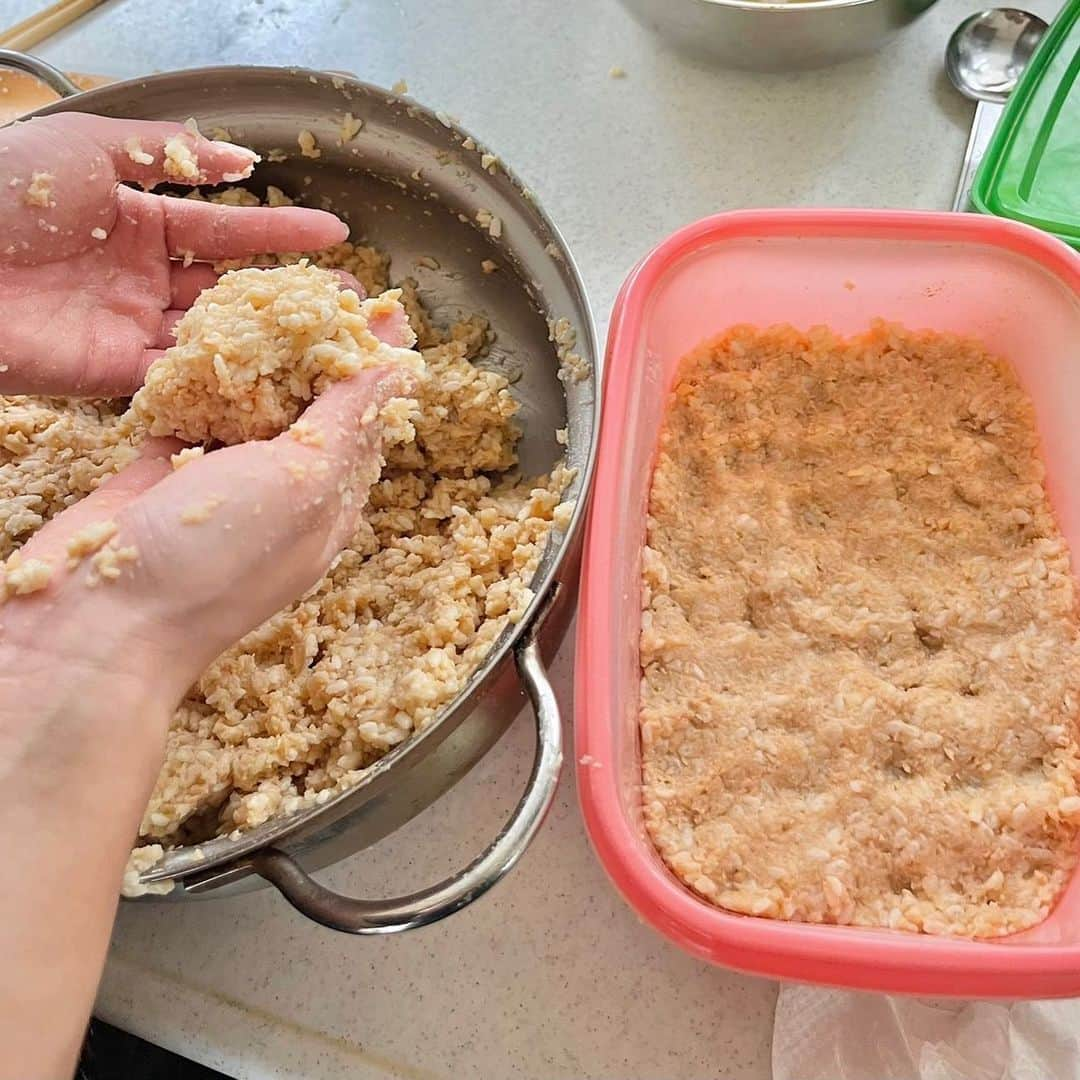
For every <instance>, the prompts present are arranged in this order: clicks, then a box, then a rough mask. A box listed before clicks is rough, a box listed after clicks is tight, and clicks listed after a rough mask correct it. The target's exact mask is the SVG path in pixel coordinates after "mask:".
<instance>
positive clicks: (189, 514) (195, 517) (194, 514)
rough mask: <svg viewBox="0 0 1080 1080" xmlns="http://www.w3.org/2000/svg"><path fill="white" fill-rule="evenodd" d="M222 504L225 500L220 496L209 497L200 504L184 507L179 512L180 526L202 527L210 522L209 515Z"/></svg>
mask: <svg viewBox="0 0 1080 1080" xmlns="http://www.w3.org/2000/svg"><path fill="white" fill-rule="evenodd" d="M224 502H225V500H224V499H223V498H222V497H221V496H220V495H211V496H209V498H207V499H205V500H204V501H203V502H201V503H193V504H192V505H191V506H185V507H184V509H183V510H181V511H180V524H181V525H204V524H205V523H206V522H208V521H209V520H210V515H211V514H213V512H214V511H215V510H216V509H217V508H218V507H219V506H221V505H222V504H223V503H224Z"/></svg>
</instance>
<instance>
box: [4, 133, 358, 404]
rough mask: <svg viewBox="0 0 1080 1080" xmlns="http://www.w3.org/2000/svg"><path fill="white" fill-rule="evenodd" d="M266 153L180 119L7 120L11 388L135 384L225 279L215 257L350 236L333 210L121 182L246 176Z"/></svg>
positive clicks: (120, 390) (7, 376) (86, 391)
mask: <svg viewBox="0 0 1080 1080" xmlns="http://www.w3.org/2000/svg"><path fill="white" fill-rule="evenodd" d="M166 144H171V145H172V146H173V147H179V148H181V149H180V150H179V157H180V159H181V160H183V159H184V158H185V157H186V154H185V153H184V151H185V150H186V151H189V152H190V154H191V155H193V158H194V162H195V164H194V167H193V171H192V174H191V175H189V176H186V177H185V176H177V175H174V174H175V173H176V172H177V171H178V169H177V166H176V165H175V164H173V163H172V160H171V159H169V158H167V157H166V153H165V147H166ZM174 156H175V155H174ZM148 159H149V160H148ZM257 160H258V158H257V156H256V155H255V154H254V153H252V152H251V151H250V150H246V149H244V148H242V147H239V146H233V145H231V144H229V143H222V142H212V141H210V140H208V139H204V138H203V137H201V136H199V135H196V134H194V133H193V132H190V131H188V130H187V129H186V128H184V127H183V126H181V125H180V124H174V123H159V122H144V121H138V120H113V119H108V118H105V117H100V116H89V115H85V114H81V113H63V114H60V115H57V116H50V117H44V118H38V119H35V120H32V121H28V122H26V123H23V124H16V125H12V126H11V127H8V128H6V129H3V130H2V131H0V175H2V177H3V178H4V182H3V183H0V296H3V298H4V308H5V318H4V319H3V320H0V393H9V394H10V393H40V394H73V395H92V396H121V395H127V394H130V393H132V392H133V391H134V390H135V389H137V388H138V386H139V385H140V384H141V383H142V379H143V374H144V373H145V370H146V368H147V366H148V365H149V364H150V362H151V361H152V360H153V359H154V358H155V357H156V356H157V355H158V352H159V351H160V350H161V349H164V348H166V347H168V346H169V345H170V344H172V328H173V326H174V325H175V323H176V321H177V319H179V317H180V315H181V314H182V313H183V311H184V309H186V308H187V307H189V306H190V305H191V303H192V301H193V300H194V298H195V297H196V296H197V295H198V294H199V292H201V291H202V290H203V289H204V288H206V287H207V286H208V285H210V284H212V283H213V281H214V279H215V277H216V275H215V273H214V271H213V269H212V268H211V266H210V265H209V263H211V262H212V261H214V260H219V259H231V258H244V257H246V256H250V255H253V254H256V253H259V252H264V251H280V250H290V251H297V250H311V249H316V248H320V247H326V246H328V245H330V244H334V243H338V242H340V241H341V240H343V239H345V236H346V235H347V229H346V227H345V226H344V225H343V224H342V223H341V222H340V221H339V220H338V219H337V218H335V217H334V216H333V215H332V214H327V213H322V212H319V211H314V210H303V209H298V208H290V207H281V208H277V209H274V210H268V209H264V208H260V207H235V206H220V205H217V204H214V203H208V202H202V201H196V200H191V199H179V198H170V197H167V196H161V195H152V194H149V193H148V191H147V190H142V191H139V190H136V189H135V188H134V187H130V186H127V185H125V184H123V183H122V181H130V182H134V183H136V184H139V185H141V186H142V187H143V188H144V189H149V188H151V187H153V186H154V185H156V184H159V183H161V182H163V181H165V180H169V181H171V182H177V183H186V184H215V183H221V182H228V181H237V180H241V179H243V178H245V177H246V176H248V175H249V174H250V173H251V170H252V168H253V166H254V164H255V162H256V161H257ZM167 166H168V168H169V170H170V172H167V171H166V170H167ZM193 260H198V261H195V262H193ZM185 263H187V264H188V265H185Z"/></svg>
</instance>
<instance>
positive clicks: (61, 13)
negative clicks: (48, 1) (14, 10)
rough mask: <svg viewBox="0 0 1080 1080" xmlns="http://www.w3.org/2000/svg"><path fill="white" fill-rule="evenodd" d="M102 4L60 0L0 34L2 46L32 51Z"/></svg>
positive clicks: (101, 1) (82, 0)
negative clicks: (37, 45) (40, 43)
mask: <svg viewBox="0 0 1080 1080" xmlns="http://www.w3.org/2000/svg"><path fill="white" fill-rule="evenodd" d="M101 3H104V0H59V3H56V4H53V5H52V6H50V7H47V8H46V9H45V10H44V11H39V12H38V13H37V14H36V15H31V16H30V17H29V18H28V19H23V21H22V22H21V23H16V25H15V26H12V27H10V28H9V29H7V30H4V31H3V32H2V33H0V46H3V47H4V48H5V49H31V48H33V47H34V46H35V45H36V44H37V43H38V42H39V41H44V40H45V39H46V38H47V37H52V35H53V34H55V33H56V32H57V31H59V30H63V29H64V27H65V26H67V25H68V24H69V23H73V22H74V21H75V20H76V19H78V18H81V17H82V16H83V15H85V14H86V13H87V12H88V11H92V10H93V9H94V8H96V7H97V6H98V5H99V4H101Z"/></svg>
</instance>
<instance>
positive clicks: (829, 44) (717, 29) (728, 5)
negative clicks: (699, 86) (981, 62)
mask: <svg viewBox="0 0 1080 1080" xmlns="http://www.w3.org/2000/svg"><path fill="white" fill-rule="evenodd" d="M622 2H623V5H624V6H625V7H626V8H627V10H628V11H630V12H631V13H632V14H633V15H634V16H635V17H636V18H637V19H638V21H639V22H642V23H644V24H645V25H646V26H648V27H649V28H650V29H653V30H655V31H656V32H657V33H658V34H659V35H660V36H661V37H663V38H665V39H667V40H668V41H670V42H671V43H672V44H673V45H675V46H676V47H677V48H680V49H682V50H684V51H686V52H689V53H691V54H693V55H696V56H701V57H704V58H706V59H708V60H714V61H717V62H719V63H721V64H724V65H725V66H727V67H736V68H748V69H750V70H752V71H795V70H798V69H803V68H816V67H826V66H827V65H829V64H836V63H839V62H840V61H841V60H850V59H852V58H854V57H856V56H863V55H865V54H866V53H870V52H874V51H875V50H876V49H879V48H881V46H882V45H884V44H885V43H886V42H887V41H888V40H889V39H890V38H891V37H892V36H893V35H894V34H895V33H896V32H897V31H898V30H899V29H901V28H902V27H904V26H906V25H907V24H908V23H910V22H911V21H912V20H913V19H915V18H916V17H917V16H919V15H921V14H922V13H923V12H924V11H926V9H927V8H929V7H931V6H932V5H933V3H934V0H791V2H789V3H765V2H761V3H759V2H758V0H622Z"/></svg>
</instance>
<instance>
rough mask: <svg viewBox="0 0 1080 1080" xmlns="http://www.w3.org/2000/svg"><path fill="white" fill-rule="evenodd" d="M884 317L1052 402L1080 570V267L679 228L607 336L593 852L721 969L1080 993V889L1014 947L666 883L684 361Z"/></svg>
mask: <svg viewBox="0 0 1080 1080" xmlns="http://www.w3.org/2000/svg"><path fill="white" fill-rule="evenodd" d="M877 316H881V317H884V318H887V319H890V320H896V321H899V322H902V323H904V324H906V325H907V326H909V327H911V328H927V327H928V328H932V329H936V330H949V331H956V332H960V333H965V334H972V335H976V336H978V337H980V338H982V339H983V340H984V341H986V342H987V343H988V344H989V345H990V346H991V347H992V348H993V349H994V350H995V351H997V352H999V353H1000V354H1001V355H1003V356H1005V357H1006V358H1008V359H1009V360H1010V361H1011V362H1012V363H1013V364H1014V366H1015V368H1016V371H1017V373H1018V375H1019V377H1020V379H1021V380H1022V382H1023V384H1024V386H1025V387H1026V388H1027V390H1028V392H1029V393H1030V394H1031V396H1032V397H1033V399H1034V401H1035V406H1036V411H1037V415H1038V421H1039V426H1040V430H1041V433H1042V437H1043V444H1044V451H1045V454H1046V457H1047V465H1048V480H1049V489H1050V494H1051V498H1052V499H1053V501H1054V504H1055V507H1056V509H1057V512H1058V515H1059V519H1060V522H1061V526H1062V529H1063V531H1064V533H1065V536H1066V538H1067V540H1068V541H1069V544H1070V546H1071V548H1072V550H1073V552H1074V553H1080V420H1078V419H1077V416H1078V411H1080V255H1077V253H1076V252H1074V251H1072V250H1071V249H1069V248H1068V247H1066V246H1065V245H1064V244H1062V243H1060V242H1059V241H1057V240H1054V239H1052V238H1051V237H1049V236H1046V235H1045V234H1043V233H1039V232H1037V231H1035V230H1034V229H1030V228H1027V227H1026V226H1022V225H1017V224H1015V223H1012V222H1007V221H1004V220H1000V219H997V218H992V217H980V216H976V215H973V214H970V215H969V214H924V213H896V212H879V211H868V210H780V211H775V210H770V211H752V212H745V213H732V214H721V215H718V216H716V217H712V218H707V219H705V220H703V221H700V222H697V223H696V224H693V225H690V226H688V227H686V228H684V229H682V230H680V231H679V232H677V233H675V235H673V236H672V237H670V238H669V239H667V240H665V241H664V242H663V243H662V244H660V246H659V247H657V248H656V249H655V250H654V251H652V252H651V253H650V254H649V255H648V256H646V258H645V259H644V260H642V262H641V263H639V264H638V266H637V267H636V268H635V269H634V270H633V272H632V273H631V274H630V276H629V277H628V278H627V280H626V283H625V284H624V285H623V288H622V291H621V293H620V295H619V298H618V300H617V302H616V305H615V311H614V313H613V318H612V324H611V330H610V334H609V338H608V348H607V368H606V372H605V389H604V394H605V406H604V416H603V420H602V424H601V432H600V439H599V450H598V460H597V469H596V478H595V482H594V494H593V503H592V516H591V521H590V525H589V531H588V535H587V539H586V549H585V562H584V572H583V575H582V589H581V602H580V612H579V617H578V646H577V684H576V710H577V713H576V740H577V755H578V759H579V763H580V764H579V767H578V785H579V791H580V796H581V803H582V808H583V811H584V814H585V821H586V824H587V827H588V830H589V835H590V837H591V838H592V842H593V844H594V846H595V848H596V851H597V853H598V854H599V856H600V859H601V861H602V862H603V864H604V866H605V868H606V869H607V872H608V873H609V874H610V876H611V877H612V879H613V880H614V882H615V884H616V886H617V887H618V888H619V889H620V891H621V892H622V893H623V895H624V896H625V897H626V899H627V900H628V901H629V903H630V904H631V905H632V906H633V907H634V908H635V909H636V911H637V912H638V913H639V914H640V916H641V917H642V918H643V919H644V920H645V921H646V922H648V923H650V924H651V925H652V926H654V927H655V928H656V929H658V930H659V931H661V932H662V933H664V934H666V935H667V936H668V937H669V938H670V939H671V940H672V941H674V942H676V943H677V944H679V945H681V946H682V947H683V948H685V949H687V950H688V951H689V952H691V953H694V954H696V955H697V956H701V957H703V958H705V959H707V960H711V961H713V962H715V963H718V964H723V965H725V966H728V967H733V968H738V969H739V970H742V971H746V972H752V973H755V974H760V975H768V976H772V977H775V978H782V979H794V980H800V981H803V982H813V983H824V984H830V985H834V986H844V987H851V988H856V989H864V990H883V991H889V992H892V993H909V994H925V995H955V996H961V997H979V998H986V997H1007V998H1031V997H1065V996H1072V995H1076V994H1080V875H1077V876H1074V878H1073V880H1072V882H1071V883H1070V885H1069V887H1068V889H1067V890H1066V893H1065V895H1064V897H1063V898H1062V899H1061V901H1060V903H1059V904H1058V905H1057V907H1056V908H1055V910H1054V911H1053V912H1052V913H1051V915H1050V917H1049V918H1048V919H1047V920H1046V921H1045V922H1044V923H1042V924H1041V925H1040V926H1038V927H1036V928H1035V929H1033V930H1029V931H1025V932H1024V933H1022V934H1017V935H1014V936H1012V937H1009V938H1001V939H997V940H996V941H968V940H956V939H948V938H935V937H929V936H925V935H915V934H909V933H902V932H899V931H887V930H880V931H879V930H861V929H853V928H849V927H834V926H810V925H803V924H799V923H787V922H780V921H774V920H770V919H763V918H754V917H751V916H744V915H735V914H729V913H727V912H725V911H722V910H720V909H718V908H715V907H712V906H711V905H709V904H706V903H705V902H704V901H703V900H700V899H699V898H697V897H696V896H695V895H694V894H693V893H692V892H691V891H690V890H689V889H687V888H685V887H684V886H683V885H681V884H680V883H679V882H678V880H677V879H676V878H675V877H674V876H673V875H672V874H671V873H670V872H669V871H668V870H667V869H666V867H665V866H664V864H663V863H662V862H661V860H660V857H659V856H658V855H657V853H656V851H655V850H654V848H653V846H652V844H651V842H650V841H649V838H648V836H647V834H646V832H645V829H644V826H643V824H642V820H641V805H640V759H639V748H638V733H637V701H638V683H639V668H638V631H639V624H640V611H639V573H640V554H641V547H642V542H643V538H644V516H645V506H646V499H647V495H648V488H649V481H650V475H651V467H652V458H653V452H654V448H655V445H656V440H657V435H658V430H659V426H660V422H661V418H662V415H663V411H664V406H665V401H666V394H667V390H668V388H669V387H670V385H671V381H672V378H673V376H674V372H675V369H676V366H677V364H678V361H679V359H680V358H681V357H682V356H683V355H684V354H685V353H686V352H687V351H688V350H689V349H690V348H692V347H693V346H694V345H696V344H698V342H700V341H701V340H703V339H704V338H707V337H709V336H711V335H713V334H716V333H718V332H719V331H721V330H723V329H724V328H726V327H727V326H729V325H731V324H733V323H738V322H749V323H754V324H757V325H761V326H765V325H769V324H772V323H776V322H790V323H792V324H794V325H795V326H797V327H800V328H803V329H805V328H807V327H809V326H811V325H814V324H820V323H825V324H827V325H829V326H831V327H832V328H834V329H835V330H837V331H840V332H842V333H853V332H856V331H860V330H863V329H865V328H866V327H867V326H868V324H869V322H870V321H871V319H873V318H875V317H877ZM717 539H718V542H722V537H718V538H717ZM1078 557H1080V556H1074V558H1078ZM1075 565H1076V563H1075V562H1074V566H1075Z"/></svg>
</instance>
